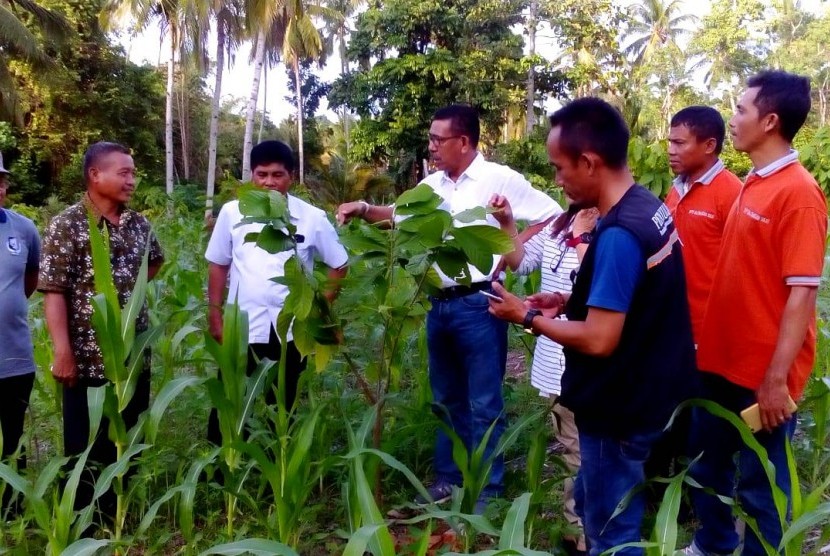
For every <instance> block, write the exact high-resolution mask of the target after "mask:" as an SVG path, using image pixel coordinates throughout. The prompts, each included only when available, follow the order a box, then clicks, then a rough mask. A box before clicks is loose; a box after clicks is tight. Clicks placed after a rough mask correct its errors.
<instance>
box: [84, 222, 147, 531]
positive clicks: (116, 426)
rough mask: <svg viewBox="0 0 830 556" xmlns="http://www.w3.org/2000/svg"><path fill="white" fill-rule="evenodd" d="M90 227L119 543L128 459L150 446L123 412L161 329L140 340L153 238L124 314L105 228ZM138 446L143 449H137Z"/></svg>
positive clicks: (94, 316)
mask: <svg viewBox="0 0 830 556" xmlns="http://www.w3.org/2000/svg"><path fill="white" fill-rule="evenodd" d="M88 223H89V239H90V246H91V250H92V265H93V270H94V274H95V289H96V291H97V292H98V293H97V294H96V295H95V296H93V298H92V307H93V313H92V325H93V328H94V329H95V334H96V338H97V340H98V345H99V347H100V350H101V355H102V359H103V362H104V375H105V376H106V378H107V380H108V381H109V383H108V384H107V386H106V387H105V398H104V412H105V413H106V415H107V418H108V420H109V431H108V433H109V437H110V439H111V440H112V441H113V443H114V444H115V448H116V463H115V464H113V466H112V469H114V470H117V472H116V473H115V476H114V477H113V481H114V490H115V493H116V515H115V523H114V529H115V531H114V533H115V540H116V541H119V540H120V539H121V536H122V532H123V528H124V524H125V520H126V516H127V506H128V498H127V496H126V495H125V488H124V487H125V485H124V478H125V476H126V474H127V471H128V470H129V466H130V465H129V459H128V458H129V457H130V456H128V454H130V455H135V454H137V453H138V452H140V451H141V450H142V449H144V448H146V445H140V444H139V442H140V440H141V436H142V435H141V431H142V427H143V420H141V419H140V420H139V423H138V424H136V425H135V427H133V429H132V430H130V431H128V430H127V429H126V425H125V423H124V419H123V418H122V415H121V412H123V411H124V409H125V408H126V407H127V406H128V405H129V403H130V401H131V400H132V398H133V395H134V394H135V389H136V385H137V383H138V380H139V376H140V374H141V373H142V371H143V369H144V358H145V354H146V350H148V349H149V348H150V346H151V345H152V343H153V342H154V341H155V339H156V338H158V336H159V335H160V334H161V332H162V328H161V327H160V326H151V327H150V328H149V329H148V330H146V331H144V332H143V333H141V334H139V335H138V336H136V329H135V327H136V320H137V319H138V315H139V313H140V311H141V310H142V307H143V306H144V302H145V299H146V293H147V269H148V258H149V252H150V238H149V237H148V238H147V241H146V248H145V251H144V256H143V258H142V262H141V267H140V269H139V272H138V277H137V278H136V283H135V286H134V287H133V291H132V295H131V296H130V299H129V301H127V303H126V304H125V306H124V307H123V308H122V307H121V305H120V302H119V299H118V294H117V292H116V289H115V284H114V282H113V278H112V265H111V261H110V249H109V236H108V233H107V228H106V227H104V230H103V231H101V230H99V229H98V226H97V222H96V221H95V217H94V216H93V215H92V214H91V213H89V214H88ZM151 233H152V232H151ZM142 417H143V416H142ZM139 446H142V447H141V448H140V449H139V448H138V447H139ZM125 458H127V459H125ZM96 488H97V487H96Z"/></svg>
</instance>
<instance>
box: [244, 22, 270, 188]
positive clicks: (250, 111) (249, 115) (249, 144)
mask: <svg viewBox="0 0 830 556" xmlns="http://www.w3.org/2000/svg"><path fill="white" fill-rule="evenodd" d="M254 48H255V49H256V50H254V79H253V82H252V83H251V96H250V97H249V98H248V106H247V108H246V109H245V138H244V140H243V141H244V142H243V144H242V181H250V180H251V149H252V148H253V140H254V117H255V116H256V105H257V99H258V98H259V81H260V78H261V77H262V66H263V64H264V62H265V31H260V32H259V33H257V36H256V46H255V47H254Z"/></svg>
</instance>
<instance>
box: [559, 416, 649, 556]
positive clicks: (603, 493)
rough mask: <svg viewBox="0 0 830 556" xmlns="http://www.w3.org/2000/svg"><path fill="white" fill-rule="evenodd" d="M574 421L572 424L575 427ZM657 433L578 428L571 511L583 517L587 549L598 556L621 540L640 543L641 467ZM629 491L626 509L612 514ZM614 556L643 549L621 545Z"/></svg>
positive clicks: (642, 479) (643, 508)
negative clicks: (621, 434) (608, 433)
mask: <svg viewBox="0 0 830 556" xmlns="http://www.w3.org/2000/svg"><path fill="white" fill-rule="evenodd" d="M578 426H579V425H578V424H577V427H578ZM662 434H663V433H662V431H655V432H649V433H641V434H632V435H630V436H628V437H627V438H625V439H622V440H621V439H617V438H609V437H605V436H600V435H594V434H586V433H584V432H582V431H580V432H579V449H580V452H581V455H582V464H581V466H580V468H579V473H578V474H577V476H576V486H575V493H574V498H575V499H576V512H577V514H579V517H580V518H582V524H583V526H584V528H585V537H586V538H587V541H588V553H589V554H590V555H591V556H598V555H599V554H602V553H603V552H605V551H606V550H608V549H610V548H613V547H615V546H619V545H621V544H626V543H631V542H640V541H641V540H642V538H641V535H640V528H641V526H642V522H643V515H644V514H645V507H646V499H645V493H644V492H643V491H642V490H641V489H640V487H641V486H642V485H643V483H644V482H645V471H644V466H645V463H646V460H647V459H648V457H649V455H650V453H651V449H652V447H653V446H654V444H655V443H656V442H657V440H659V439H660V437H661V436H662ZM629 493H632V494H631V497H630V499H629V500H628V505H627V506H626V508H625V510H623V511H622V512H620V513H619V514H617V516H615V517H614V518H613V519H611V516H612V515H613V514H614V512H615V511H616V509H617V505H618V504H619V503H620V501H621V500H623V499H624V498H625V497H626V496H627V495H629ZM617 554H619V555H621V556H622V555H626V556H629V555H642V554H645V550H644V549H642V548H633V547H629V548H624V549H622V550H619V551H618V552H617Z"/></svg>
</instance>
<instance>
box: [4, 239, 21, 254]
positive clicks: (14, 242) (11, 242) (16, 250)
mask: <svg viewBox="0 0 830 556" xmlns="http://www.w3.org/2000/svg"><path fill="white" fill-rule="evenodd" d="M6 249H8V250H9V253H11V254H12V255H19V254H20V251H21V249H20V241H19V240H18V239H17V238H16V237H14V236H10V237H9V238H8V239H6Z"/></svg>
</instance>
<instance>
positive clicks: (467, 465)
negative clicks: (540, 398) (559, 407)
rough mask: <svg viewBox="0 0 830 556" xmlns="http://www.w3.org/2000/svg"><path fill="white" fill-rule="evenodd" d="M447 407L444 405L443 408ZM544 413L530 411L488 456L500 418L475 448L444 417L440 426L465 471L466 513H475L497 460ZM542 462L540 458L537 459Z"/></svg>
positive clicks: (463, 501) (463, 507)
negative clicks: (490, 443) (468, 445)
mask: <svg viewBox="0 0 830 556" xmlns="http://www.w3.org/2000/svg"><path fill="white" fill-rule="evenodd" d="M441 409H443V408H441ZM542 418H543V417H542V414H541V413H539V412H534V413H528V414H525V415H523V416H522V417H521V418H520V419H519V420H518V421H516V422H515V423H513V424H511V425H510V426H509V427H508V428H507V430H505V431H504V434H502V436H501V438H499V441H498V444H496V447H495V448H494V449H493V451H492V452H491V453H490V454H489V455H488V456H486V457H485V451H486V449H487V445H488V444H489V442H490V436H491V435H492V434H493V430H494V429H495V427H496V424H497V423H498V420H496V421H493V423H492V424H491V425H490V427H489V428H488V429H487V431H486V432H485V433H484V436H483V437H482V438H481V440H480V441H479V443H478V445H477V446H474V447H472V448H473V449H472V451H470V450H469V449H468V447H467V446H466V445H465V443H464V441H463V440H462V439H461V438H460V437H459V436H458V434H457V433H456V432H455V431H454V430H453V429H452V428H451V427H450V426H449V425H447V424H446V423H445V422H444V421H443V420H441V421H440V422H439V426H440V427H441V428H442V429H443V430H444V432H445V433H446V434H447V436H449V438H450V441H451V442H452V459H453V461H454V462H455V464H456V466H458V469H459V470H460V471H461V479H462V483H461V484H462V488H461V489H460V491H459V492H460V494H461V495H462V497H461V500H460V510H461V511H463V512H464V513H473V510H474V508H475V504H476V502H477V501H478V499H479V498H480V497H481V494H482V492H484V488H485V487H486V486H487V484H488V483H489V481H490V472H491V471H492V469H493V462H494V461H495V459H496V458H497V457H499V456H501V455H503V454H504V453H505V452H506V451H507V450H508V449H510V447H511V446H513V444H515V443H516V441H517V440H518V439H519V438H520V437H521V435H522V434H523V433H524V432H525V429H526V428H527V427H528V426H529V425H531V424H532V423H534V422H538V421H539V420H541V419H542ZM537 465H538V461H537Z"/></svg>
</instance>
